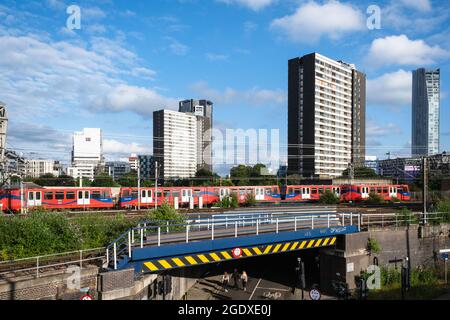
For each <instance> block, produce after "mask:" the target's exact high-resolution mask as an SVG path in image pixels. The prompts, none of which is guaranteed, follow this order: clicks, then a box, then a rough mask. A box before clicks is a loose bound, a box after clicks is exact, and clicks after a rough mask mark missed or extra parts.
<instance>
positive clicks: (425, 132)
mask: <svg viewBox="0 0 450 320" xmlns="http://www.w3.org/2000/svg"><path fill="white" fill-rule="evenodd" d="M412 89H413V90H412V150H411V151H412V155H413V156H421V155H433V154H437V153H439V118H440V116H439V114H440V69H436V70H426V69H423V68H421V69H417V70H415V71H413V88H412Z"/></svg>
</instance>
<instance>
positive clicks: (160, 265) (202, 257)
mask: <svg viewBox="0 0 450 320" xmlns="http://www.w3.org/2000/svg"><path fill="white" fill-rule="evenodd" d="M335 243H336V237H327V238H319V239H309V240H299V241H291V242H282V243H274V244H269V245H263V246H255V247H246V248H241V249H242V258H248V257H254V256H262V255H267V254H274V253H283V252H289V251H294V250H303V249H311V248H319V247H326V246H332V245H334V244H335ZM231 251H232V249H230V250H224V251H215V252H209V253H202V254H193V255H188V256H182V257H177V258H165V259H156V260H152V261H147V262H144V264H143V268H142V272H156V271H163V270H169V269H174V268H182V267H192V266H196V265H201V264H207V263H216V262H221V261H227V260H233V259H234V258H233V254H232V252H231Z"/></svg>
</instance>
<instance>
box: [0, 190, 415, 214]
mask: <svg viewBox="0 0 450 320" xmlns="http://www.w3.org/2000/svg"><path fill="white" fill-rule="evenodd" d="M327 191H330V192H332V193H334V194H335V195H336V196H337V197H339V199H340V200H341V202H350V201H351V202H359V201H365V200H367V199H368V198H369V196H370V194H371V193H375V194H377V195H378V196H380V198H381V199H382V200H385V201H390V200H393V199H398V200H400V201H409V200H411V195H410V192H409V187H408V185H396V184H383V185H350V184H347V185H288V186H283V187H280V186H278V185H272V186H233V187H228V186H227V187H225V186H222V187H219V186H214V187H158V188H155V187H151V188H140V190H138V188H131V187H121V188H109V187H98V188H97V187H85V188H83V187H33V188H31V187H30V188H24V189H23V190H22V191H21V189H14V188H13V189H0V211H3V212H18V211H20V210H21V209H22V208H27V209H31V208H37V207H39V208H45V209H47V210H73V211H76V210H94V209H95V210H102V209H111V210H112V209H130V208H136V207H138V206H140V207H141V208H152V207H154V206H155V202H157V205H161V204H162V203H164V202H166V203H168V204H170V205H175V204H176V203H177V204H178V207H188V206H189V205H192V204H193V205H194V206H196V207H197V206H200V205H202V206H213V205H215V204H217V203H218V202H219V201H220V200H222V199H223V198H224V197H228V196H230V195H232V194H235V195H236V196H237V199H238V202H239V204H243V203H245V202H246V201H247V198H248V195H253V198H254V201H255V202H292V203H294V202H318V201H319V200H320V197H321V195H322V194H324V193H325V192H327Z"/></svg>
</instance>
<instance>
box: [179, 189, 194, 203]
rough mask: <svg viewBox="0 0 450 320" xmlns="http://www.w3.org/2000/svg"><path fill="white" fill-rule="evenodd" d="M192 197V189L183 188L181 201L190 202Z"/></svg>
mask: <svg viewBox="0 0 450 320" xmlns="http://www.w3.org/2000/svg"><path fill="white" fill-rule="evenodd" d="M191 198H192V189H183V190H182V191H181V202H189V201H190V200H191Z"/></svg>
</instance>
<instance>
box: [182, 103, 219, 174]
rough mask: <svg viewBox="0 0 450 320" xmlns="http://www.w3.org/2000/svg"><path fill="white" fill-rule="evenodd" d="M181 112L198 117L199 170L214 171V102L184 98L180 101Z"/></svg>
mask: <svg viewBox="0 0 450 320" xmlns="http://www.w3.org/2000/svg"><path fill="white" fill-rule="evenodd" d="M178 111H179V112H184V113H191V114H193V115H195V116H196V117H197V170H200V169H206V170H209V171H213V165H212V124H213V103H212V102H211V101H208V100H194V99H189V100H184V101H180V103H179V110H178Z"/></svg>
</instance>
